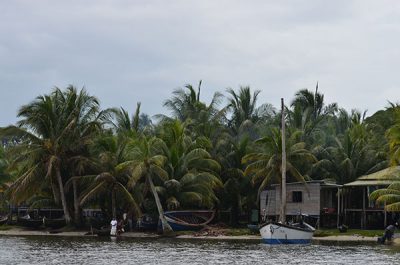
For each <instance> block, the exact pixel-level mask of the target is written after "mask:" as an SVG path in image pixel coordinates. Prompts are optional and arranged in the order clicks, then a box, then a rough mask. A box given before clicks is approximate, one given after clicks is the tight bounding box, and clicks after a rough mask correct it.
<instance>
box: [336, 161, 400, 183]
mask: <svg viewBox="0 0 400 265" xmlns="http://www.w3.org/2000/svg"><path fill="white" fill-rule="evenodd" d="M396 181H399V182H400V166H396V167H388V168H385V169H383V170H380V171H378V172H375V173H372V174H369V175H364V176H361V177H359V178H358V179H357V180H356V181H353V182H350V183H346V184H344V186H345V187H353V186H388V185H390V184H392V183H393V182H396Z"/></svg>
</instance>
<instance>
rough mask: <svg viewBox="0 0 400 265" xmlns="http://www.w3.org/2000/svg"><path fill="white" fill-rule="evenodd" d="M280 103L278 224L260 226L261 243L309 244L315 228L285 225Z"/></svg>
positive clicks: (283, 131)
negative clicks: (280, 172) (280, 145)
mask: <svg viewBox="0 0 400 265" xmlns="http://www.w3.org/2000/svg"><path fill="white" fill-rule="evenodd" d="M281 103H282V115H281V116H282V121H281V124H282V179H281V194H282V198H281V209H280V217H279V220H280V222H268V223H265V224H263V225H261V228H260V234H261V239H262V242H264V243H266V244H309V243H311V238H312V236H313V234H314V231H315V228H314V227H312V226H311V225H309V224H307V223H304V222H301V223H294V224H288V223H286V150H285V104H284V102H283V98H282V99H281Z"/></svg>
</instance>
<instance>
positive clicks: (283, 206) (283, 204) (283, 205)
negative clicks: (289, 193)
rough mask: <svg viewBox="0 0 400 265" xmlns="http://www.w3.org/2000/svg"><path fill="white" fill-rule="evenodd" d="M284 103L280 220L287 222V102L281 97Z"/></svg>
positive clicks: (282, 103)
mask: <svg viewBox="0 0 400 265" xmlns="http://www.w3.org/2000/svg"><path fill="white" fill-rule="evenodd" d="M281 105H282V112H281V113H282V119H281V123H282V137H281V138H282V182H281V196H282V199H281V212H280V215H281V216H280V219H281V220H280V221H281V222H282V223H285V222H286V144H285V103H284V102H283V98H281Z"/></svg>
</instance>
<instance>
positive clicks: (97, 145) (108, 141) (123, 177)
mask: <svg viewBox="0 0 400 265" xmlns="http://www.w3.org/2000/svg"><path fill="white" fill-rule="evenodd" d="M128 141H129V140H128V139H127V138H126V137H116V136H112V135H105V136H100V137H99V138H97V139H96V140H95V141H94V143H93V145H92V152H93V154H94V155H95V157H96V159H97V163H96V164H95V166H96V167H97V170H98V172H99V173H98V174H97V175H95V176H85V177H80V179H82V178H87V179H88V178H89V179H90V178H91V179H94V181H93V182H92V184H91V185H90V186H89V187H88V188H87V190H86V192H85V193H84V194H83V196H82V198H81V200H80V204H81V205H83V204H85V203H86V202H87V201H88V200H90V199H92V198H96V197H98V196H101V195H110V197H111V209H112V210H111V212H112V217H113V218H116V217H117V207H116V200H117V197H120V198H122V199H123V200H122V201H123V202H126V203H127V204H128V206H129V208H130V209H131V210H132V211H133V212H134V213H135V215H136V216H140V215H141V210H140V207H139V205H138V203H137V202H136V200H135V198H134V197H133V196H132V194H131V193H130V192H129V191H128V189H127V183H128V181H129V178H130V175H129V172H127V171H126V170H124V167H123V163H125V162H126V160H127V155H128V153H129V150H127V149H128V147H129V146H130V145H129V144H128Z"/></svg>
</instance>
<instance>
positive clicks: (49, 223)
mask: <svg viewBox="0 0 400 265" xmlns="http://www.w3.org/2000/svg"><path fill="white" fill-rule="evenodd" d="M43 225H44V226H45V227H48V228H52V229H58V228H61V227H64V226H66V225H67V223H66V222H65V219H64V218H60V219H47V218H45V219H44V220H43Z"/></svg>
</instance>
